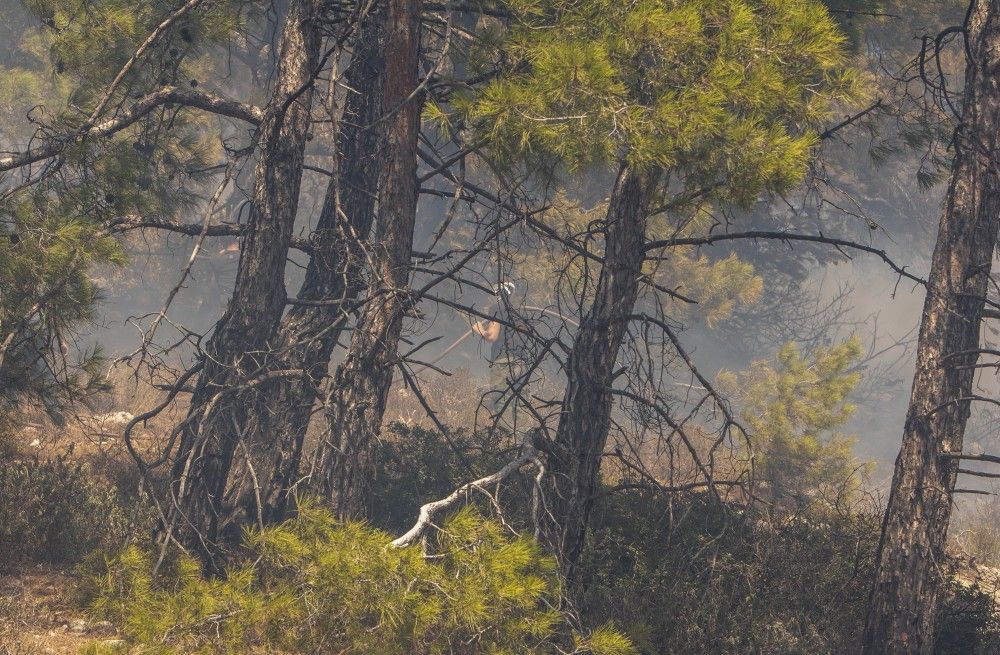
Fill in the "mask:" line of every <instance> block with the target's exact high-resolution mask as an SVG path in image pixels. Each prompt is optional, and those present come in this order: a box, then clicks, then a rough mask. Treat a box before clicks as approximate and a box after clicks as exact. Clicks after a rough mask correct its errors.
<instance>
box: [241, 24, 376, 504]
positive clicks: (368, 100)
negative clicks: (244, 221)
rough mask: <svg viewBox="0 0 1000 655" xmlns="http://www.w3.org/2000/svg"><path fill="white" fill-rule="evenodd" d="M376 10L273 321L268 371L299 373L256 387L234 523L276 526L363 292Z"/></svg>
mask: <svg viewBox="0 0 1000 655" xmlns="http://www.w3.org/2000/svg"><path fill="white" fill-rule="evenodd" d="M384 21H385V17H384V11H383V10H382V9H381V8H376V9H374V10H373V12H372V13H371V14H369V15H368V16H366V17H365V18H364V19H363V22H362V25H361V28H360V30H359V33H358V36H357V38H356V46H355V48H354V54H353V56H352V58H351V62H350V65H349V68H348V70H347V73H346V79H347V86H348V88H349V89H351V91H349V92H348V96H347V99H346V102H345V106H344V111H343V116H342V118H341V120H340V124H339V127H338V129H337V139H336V143H337V154H336V156H335V159H334V176H333V177H332V178H331V179H330V182H329V184H328V186H327V189H326V195H325V199H324V202H323V210H322V212H321V214H320V217H319V220H318V222H317V224H316V229H315V230H314V231H313V233H312V243H313V247H314V250H313V252H312V254H311V257H310V260H309V264H308V266H307V268H306V275H305V280H304V281H303V282H302V286H301V287H300V289H299V293H298V296H297V300H299V301H302V303H299V304H294V305H293V306H292V307H291V309H290V310H289V311H288V313H287V314H286V315H285V317H284V318H283V319H282V321H281V325H280V327H279V329H278V334H277V336H276V338H275V340H274V357H273V358H274V360H275V363H274V364H273V365H272V367H271V368H274V369H280V370H303V371H305V373H306V375H305V376H303V377H292V378H279V379H276V380H274V381H273V382H270V383H268V385H267V386H266V387H264V388H262V389H261V392H260V394H259V396H258V400H257V402H256V403H255V405H254V408H253V413H254V416H252V417H251V418H250V420H249V422H248V425H249V429H250V430H251V431H252V435H253V436H252V437H251V438H250V440H249V441H250V445H251V448H250V452H249V453H248V458H249V460H250V464H249V466H252V467H254V469H255V472H256V473H255V475H254V476H253V477H251V476H249V475H243V476H234V477H238V478H239V479H240V481H241V482H242V484H243V489H242V490H241V492H240V493H241V497H242V500H241V501H240V507H241V512H242V514H243V516H242V518H241V519H240V522H241V523H252V522H260V523H265V524H266V523H274V522H278V521H281V520H283V519H284V518H285V515H286V512H287V509H288V503H289V500H290V495H291V493H292V491H293V490H294V488H295V485H296V483H297V481H298V477H299V466H300V463H301V459H302V447H303V442H304V440H305V435H306V430H307V428H308V426H309V422H310V418H311V416H312V413H313V408H314V406H315V399H316V393H317V390H318V389H319V387H320V384H321V382H322V380H323V378H324V377H326V375H327V371H328V369H329V366H330V358H331V356H332V354H333V350H334V348H335V347H336V345H337V341H338V340H339V338H340V335H341V334H343V331H344V328H345V327H346V326H347V321H346V314H345V312H347V311H348V310H349V309H350V305H351V303H352V302H353V301H354V300H355V299H356V298H357V297H358V294H359V293H360V292H361V291H362V290H363V288H364V281H363V280H364V278H363V276H362V270H363V262H364V252H363V248H364V243H365V242H366V241H367V239H368V236H369V233H370V232H371V229H372V223H373V219H374V213H375V195H376V193H377V188H376V181H377V179H378V168H377V165H378V163H379V153H380V152H382V150H383V148H384V143H385V139H384V138H382V134H383V131H382V130H381V129H379V125H378V121H379V119H380V118H381V117H382V116H383V115H384V113H385V112H386V111H390V110H391V109H392V107H383V103H382V85H383V72H384V68H385V59H384V57H383V49H384V48H385V43H384V42H383V38H382V33H383V30H384V25H383V23H384Z"/></svg>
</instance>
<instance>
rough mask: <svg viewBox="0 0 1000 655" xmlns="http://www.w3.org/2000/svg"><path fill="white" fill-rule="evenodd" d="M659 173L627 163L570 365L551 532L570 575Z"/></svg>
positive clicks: (553, 476)
mask: <svg viewBox="0 0 1000 655" xmlns="http://www.w3.org/2000/svg"><path fill="white" fill-rule="evenodd" d="M656 183H657V176H656V175H655V174H649V173H642V172H639V171H636V170H634V169H632V168H631V167H629V166H623V167H622V168H621V170H620V172H619V174H618V179H617V181H616V182H615V188H614V191H613V192H612V196H611V203H610V204H609V206H608V213H607V218H606V219H605V223H606V224H605V235H606V236H605V250H604V265H603V266H602V268H601V272H600V275H599V276H598V279H597V287H596V289H595V293H594V300H593V304H592V305H591V306H590V309H589V310H588V312H587V315H586V316H585V317H584V319H583V320H582V321H581V323H580V330H579V332H578V333H577V335H576V339H575V341H574V342H573V349H572V351H571V352H570V356H569V362H568V366H567V375H568V380H567V387H566V394H565V396H564V398H563V404H562V407H563V409H562V416H561V418H560V420H559V427H558V429H557V431H556V443H555V447H554V448H552V449H551V450H552V456H551V457H550V458H549V472H550V480H551V484H550V487H549V492H548V497H547V498H546V506H547V507H548V508H549V510H550V512H551V520H552V524H551V525H549V526H547V528H546V530H545V533H546V536H547V539H548V541H549V546H550V548H552V549H553V551H554V552H555V553H556V554H557V555H558V556H559V558H560V561H561V562H562V564H563V566H564V568H565V570H566V571H567V573H570V572H571V571H572V568H573V565H574V563H575V562H576V560H577V558H578V557H579V555H580V551H581V549H582V548H583V543H584V537H585V535H586V530H587V521H588V518H589V516H590V509H591V506H592V504H593V495H594V490H595V489H596V487H597V483H598V480H599V475H600V468H601V458H602V455H603V453H604V447H605V445H606V443H607V440H608V430H609V429H610V423H611V408H612V395H611V385H612V384H613V382H614V379H613V375H614V369H615V361H616V360H617V358H618V351H619V350H620V348H621V345H622V340H623V339H624V337H625V333H626V329H627V327H628V321H629V316H630V315H631V314H632V313H633V308H634V307H635V302H636V297H637V295H638V291H639V276H640V274H641V272H642V263H643V255H644V252H645V250H644V248H643V246H644V245H645V237H646V215H647V214H648V211H649V207H648V203H649V198H650V196H651V194H652V192H653V190H654V187H655V186H656Z"/></svg>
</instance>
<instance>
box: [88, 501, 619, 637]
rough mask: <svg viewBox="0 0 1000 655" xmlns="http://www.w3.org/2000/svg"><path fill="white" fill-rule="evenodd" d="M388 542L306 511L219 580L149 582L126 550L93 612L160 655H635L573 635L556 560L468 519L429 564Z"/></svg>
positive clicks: (145, 563) (180, 574)
mask: <svg viewBox="0 0 1000 655" xmlns="http://www.w3.org/2000/svg"><path fill="white" fill-rule="evenodd" d="M391 539H392V538H391V537H390V536H389V535H388V534H386V533H384V532H381V531H379V530H376V529H374V528H371V527H369V526H367V525H364V524H360V523H340V522H337V521H335V520H334V519H333V517H332V516H331V515H330V514H329V512H327V511H326V510H323V509H320V508H319V507H316V506H312V505H309V504H308V503H307V504H305V505H304V506H303V507H302V508H301V509H300V511H299V513H298V515H297V516H296V517H295V518H293V519H291V520H289V521H287V522H285V523H284V524H280V525H277V526H274V527H269V528H266V529H264V530H262V531H255V532H252V533H249V534H248V535H247V546H248V549H249V554H248V556H247V558H246V559H245V561H244V563H243V564H242V565H241V566H235V567H234V568H232V569H231V570H229V571H228V573H227V575H226V576H225V577H224V578H221V579H220V578H205V577H203V576H202V573H201V568H200V565H199V564H198V563H197V562H196V561H195V560H193V559H191V558H188V557H185V556H181V557H179V558H178V559H176V561H174V562H172V563H170V564H169V565H168V566H167V570H165V571H163V572H162V573H161V574H159V575H153V574H152V573H151V571H152V570H153V557H152V556H151V555H150V554H148V553H145V552H143V551H142V550H140V549H139V548H137V547H130V548H127V549H126V550H124V551H123V552H122V553H120V554H119V555H117V556H115V557H113V558H110V559H109V560H108V561H107V567H106V570H105V571H104V572H102V573H101V574H100V575H97V576H95V577H94V578H93V580H92V582H93V588H92V593H94V601H93V605H92V607H93V611H94V612H95V614H96V615H98V616H100V617H102V618H105V619H108V620H111V621H112V622H113V623H115V624H116V625H118V626H120V627H121V629H122V630H123V632H124V634H125V636H126V637H127V639H128V645H127V646H126V649H128V648H134V651H133V652H141V653H157V654H163V655H166V654H168V653H176V654H181V653H184V654H188V653H234V654H235V653H249V652H259V653H269V652H271V653H273V652H304V653H305V652H307V653H341V654H344V655H347V654H352V653H355V654H358V655H361V654H367V653H380V654H384V655H393V654H398V655H404V654H416V653H426V654H428V655H430V654H441V655H446V654H454V655H461V654H471V653H492V654H495V655H502V654H505V655H516V654H522V653H538V654H543V653H553V654H555V653H578V654H580V655H585V654H590V655H629V654H631V653H634V652H635V651H634V650H633V648H632V646H631V644H630V642H629V641H628V640H627V639H626V638H625V637H623V636H621V635H620V634H619V633H618V632H616V631H615V630H613V629H611V628H610V627H604V628H599V629H597V630H595V631H593V632H591V633H589V634H587V635H585V636H584V635H581V634H578V633H574V631H573V630H572V628H571V622H570V620H569V617H568V616H567V615H565V614H564V613H563V612H561V611H560V609H559V603H560V584H559V580H558V577H557V575H556V567H555V562H554V560H553V559H552V558H550V557H548V556H545V555H543V554H542V553H541V551H540V548H539V546H538V544H537V543H536V542H534V541H533V540H531V539H529V538H526V537H511V536H509V535H507V534H505V529H504V528H503V527H502V526H501V525H500V524H499V523H497V522H495V521H489V520H486V519H483V518H482V517H481V516H479V515H477V514H476V513H475V512H473V511H472V510H469V509H466V510H462V511H460V512H458V513H457V514H455V515H454V516H452V517H451V518H450V519H449V520H448V521H446V522H445V523H444V524H443V525H442V529H441V530H440V531H438V532H437V533H436V535H435V537H434V538H433V543H432V544H427V546H428V552H424V551H423V550H422V549H421V548H420V547H418V546H414V547H408V548H396V547H393V546H392V545H391V543H390V542H391ZM108 648H114V647H109V646H107V645H102V644H94V645H93V646H92V647H91V650H90V652H91V653H92V654H94V655H97V654H99V653H105V652H108V651H107V649H108ZM112 652H115V651H112Z"/></svg>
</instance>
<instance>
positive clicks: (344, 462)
mask: <svg viewBox="0 0 1000 655" xmlns="http://www.w3.org/2000/svg"><path fill="white" fill-rule="evenodd" d="M420 9H421V3H420V0H388V2H387V3H386V29H385V43H386V49H385V76H384V80H383V83H384V87H383V88H384V91H383V98H384V100H383V102H384V103H385V107H386V108H387V109H388V111H389V113H388V115H387V117H386V118H385V119H384V120H383V121H382V123H381V125H379V126H378V127H377V128H376V129H378V130H381V131H382V132H383V133H384V134H385V140H386V141H385V148H384V151H383V152H382V153H380V154H381V161H380V162H379V178H378V215H377V218H376V225H375V236H374V238H373V240H372V246H373V247H372V249H371V253H372V257H373V261H374V264H373V266H374V269H373V270H372V271H371V277H370V282H369V284H368V297H367V301H366V303H365V305H364V309H363V311H362V314H361V318H360V320H359V321H358V325H357V326H356V327H355V328H354V332H353V334H352V338H351V345H350V349H349V350H348V353H347V356H346V358H345V360H344V362H343V363H342V364H341V365H340V366H339V367H338V368H337V372H336V375H335V377H334V380H333V384H332V386H331V389H332V391H331V393H330V399H329V403H328V406H329V407H330V410H329V415H328V421H329V428H328V434H327V435H326V438H327V444H326V447H325V448H321V451H322V452H321V457H320V458H319V459H320V472H321V474H322V476H323V481H322V482H323V487H324V491H325V492H326V493H327V494H328V495H329V496H330V498H331V500H332V501H333V506H334V509H335V511H336V512H337V513H338V514H339V515H341V516H345V517H347V516H364V514H365V498H366V491H367V484H366V483H367V482H368V480H369V479H370V477H371V476H370V462H371V457H370V450H371V444H372V440H373V439H374V438H375V437H376V435H377V434H378V433H379V430H380V428H381V425H382V417H383V414H384V413H385V403H386V398H387V396H388V393H389V387H390V386H391V384H392V377H393V372H394V369H395V366H396V357H397V346H398V343H399V337H400V334H401V332H402V328H403V314H404V312H405V310H406V309H407V308H408V307H409V306H410V295H409V279H410V252H411V250H412V247H413V226H414V221H415V219H416V211H417V193H418V185H417V136H418V132H419V128H420V108H421V104H422V98H421V97H420V94H415V92H416V91H417V88H418V72H419V71H418V62H419V56H420Z"/></svg>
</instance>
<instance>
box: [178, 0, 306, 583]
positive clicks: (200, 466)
mask: <svg viewBox="0 0 1000 655" xmlns="http://www.w3.org/2000/svg"><path fill="white" fill-rule="evenodd" d="M321 8H322V3H320V2H319V1H318V0H295V1H293V2H292V3H291V4H290V6H289V8H288V12H287V14H286V17H285V19H284V25H283V28H282V36H281V42H280V47H279V54H278V62H277V71H276V76H275V83H274V89H273V92H272V95H271V100H270V103H269V106H268V108H267V110H266V112H265V117H264V120H263V122H262V123H261V126H260V128H259V130H258V134H257V137H256V139H257V148H258V152H259V155H258V161H257V164H256V168H255V171H254V183H253V192H252V198H251V202H250V211H249V218H248V220H247V228H246V231H245V233H244V241H243V248H242V253H241V256H240V263H239V270H238V273H237V279H236V284H235V288H234V289H233V295H232V298H231V299H230V301H229V305H228V307H227V308H226V311H225V313H224V314H223V316H222V317H221V318H220V319H219V321H218V323H217V324H216V326H215V329H214V331H213V333H212V336H211V338H210V339H209V340H208V342H207V344H206V346H205V352H204V357H203V359H204V366H203V368H202V371H201V375H200V376H199V378H198V383H197V386H196V388H195V390H194V393H193V395H192V398H191V406H190V410H189V414H188V417H187V419H186V421H185V424H184V427H183V430H182V431H181V444H180V449H179V452H178V456H177V459H176V460H175V464H174V467H173V471H172V492H173V496H174V508H173V510H174V511H173V515H172V520H171V523H172V524H174V525H168V526H166V531H167V532H168V533H169V532H170V531H171V529H173V530H174V531H175V532H176V536H175V538H178V539H179V540H180V541H181V542H182V543H185V544H187V545H188V546H190V547H192V548H194V549H195V550H196V551H197V552H199V553H200V554H201V555H202V556H203V557H204V558H205V560H206V562H207V563H208V565H209V567H210V568H211V567H212V566H213V564H212V562H213V561H214V558H215V555H216V542H217V540H218V539H219V534H220V531H221V529H222V528H224V527H225V526H224V525H223V519H224V518H225V517H227V516H228V515H229V514H230V513H229V512H227V511H225V510H224V509H223V505H224V503H226V502H227V499H226V498H225V492H226V488H227V482H228V478H229V473H230V469H231V466H232V462H233V458H234V456H235V454H236V449H237V446H238V443H239V440H240V438H241V435H240V434H239V426H242V425H244V420H243V416H242V415H243V414H245V409H244V406H243V405H244V403H242V402H241V399H240V397H239V394H240V392H239V391H238V390H239V389H240V388H241V387H242V388H246V387H247V385H251V386H252V385H254V384H259V383H260V382H261V381H262V380H261V379H260V378H255V376H257V375H258V371H260V370H262V368H263V367H264V366H265V364H266V362H265V361H264V360H265V358H266V353H267V352H268V350H269V348H268V342H269V340H270V339H271V337H272V336H273V334H274V331H275V329H276V328H277V325H278V321H279V320H280V318H281V314H282V311H283V310H284V306H285V301H286V295H285V286H284V272H285V261H286V258H287V255H288V248H289V245H290V242H291V236H292V227H293V224H294V222H295V214H296V209H297V207H298V200H299V186H300V183H301V180H302V170H303V159H304V150H305V145H306V141H307V138H308V132H309V128H310V125H311V117H310V113H311V103H312V87H313V81H314V78H315V76H316V74H317V72H318V71H317V68H318V66H319V62H320V48H321V41H322V39H321V24H322V23H321V21H320V13H321ZM285 374H287V375H301V372H298V373H288V372H285ZM270 375H272V376H274V374H273V372H272V373H270ZM234 428H235V429H234Z"/></svg>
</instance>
